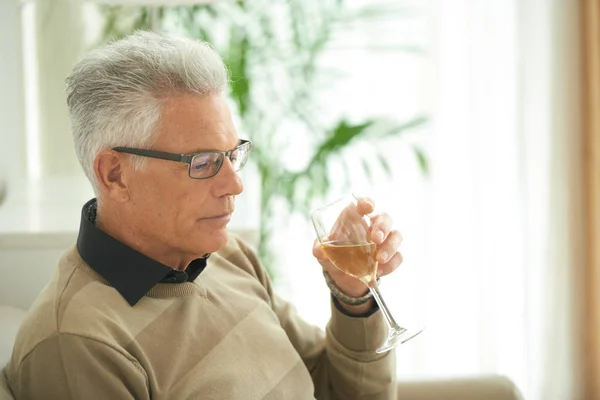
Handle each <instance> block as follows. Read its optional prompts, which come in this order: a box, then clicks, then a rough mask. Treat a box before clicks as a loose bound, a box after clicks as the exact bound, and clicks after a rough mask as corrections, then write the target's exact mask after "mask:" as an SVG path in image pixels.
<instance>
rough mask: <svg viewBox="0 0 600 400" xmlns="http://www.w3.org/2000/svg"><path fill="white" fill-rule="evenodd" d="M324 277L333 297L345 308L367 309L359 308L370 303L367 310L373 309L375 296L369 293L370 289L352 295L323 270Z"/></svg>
mask: <svg viewBox="0 0 600 400" xmlns="http://www.w3.org/2000/svg"><path fill="white" fill-rule="evenodd" d="M323 277H324V278H325V283H327V286H328V287H329V290H330V291H331V295H332V296H333V297H335V298H336V299H337V300H338V301H339V302H340V303H341V304H342V305H343V306H350V307H354V308H355V309H357V310H358V309H364V308H365V307H358V306H362V305H364V304H366V303H370V307H366V308H367V309H368V308H372V306H373V303H372V301H373V300H372V299H373V295H372V293H371V292H370V291H369V289H368V288H365V289H364V290H362V291H361V292H360V293H359V292H358V291H354V292H353V294H354V295H350V294H348V293H347V292H346V291H345V290H343V289H341V288H340V287H339V286H338V285H337V283H336V282H335V281H334V280H333V279H332V278H331V276H330V275H329V273H328V272H327V271H326V270H323ZM378 280H379V279H378ZM357 307H358V308H357Z"/></svg>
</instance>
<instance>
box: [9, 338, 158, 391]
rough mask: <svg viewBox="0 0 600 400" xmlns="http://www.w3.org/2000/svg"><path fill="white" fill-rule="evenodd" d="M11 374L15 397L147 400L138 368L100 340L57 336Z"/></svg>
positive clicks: (40, 347) (41, 346)
mask: <svg viewBox="0 0 600 400" xmlns="http://www.w3.org/2000/svg"><path fill="white" fill-rule="evenodd" d="M15 368H18V369H17V371H16V373H14V374H11V375H12V380H11V382H10V386H11V389H12V391H13V393H14V395H15V398H19V399H21V398H23V399H82V398H85V399H149V398H150V394H149V391H148V384H147V377H146V374H145V372H144V371H143V370H142V368H141V366H140V365H139V364H138V363H137V362H136V361H135V360H133V359H132V358H131V357H129V356H127V355H126V354H125V353H121V352H119V351H117V350H116V349H114V348H112V347H110V346H108V345H106V344H104V343H101V342H99V341H96V340H93V339H89V338H85V337H81V336H77V335H71V334H58V335H55V336H52V337H50V338H48V339H47V340H45V341H43V342H42V343H40V344H38V345H37V346H36V347H35V349H34V350H33V351H32V352H31V353H30V354H29V355H27V357H26V358H25V359H24V360H23V361H22V362H21V364H20V365H19V366H15Z"/></svg>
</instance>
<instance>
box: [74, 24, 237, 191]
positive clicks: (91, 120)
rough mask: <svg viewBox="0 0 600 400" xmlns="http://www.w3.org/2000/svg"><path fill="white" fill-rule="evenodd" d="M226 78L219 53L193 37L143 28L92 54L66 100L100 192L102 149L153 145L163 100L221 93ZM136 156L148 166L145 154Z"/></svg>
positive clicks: (78, 148) (82, 159) (78, 68)
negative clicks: (96, 161) (98, 174)
mask: <svg viewBox="0 0 600 400" xmlns="http://www.w3.org/2000/svg"><path fill="white" fill-rule="evenodd" d="M227 81H228V77H227V71H226V69H225V65H224V64H223V61H222V59H221V57H220V56H219V55H218V54H217V52H216V51H215V50H213V48H212V47H211V46H210V45H209V44H207V43H205V42H201V41H198V40H193V39H189V38H183V37H174V36H169V35H164V34H158V33H152V32H143V31H138V32H135V33H133V34H132V35H130V36H127V37H125V38H123V39H121V40H118V41H115V42H112V43H110V44H107V45H105V46H103V47H101V48H98V49H96V50H93V51H92V52H90V53H89V54H87V55H86V56H85V57H84V58H83V59H82V60H81V61H79V62H78V63H77V64H76V65H75V67H74V68H73V71H72V73H71V75H70V76H69V77H68V78H67V105H68V107H69V114H70V117H71V128H72V131H73V140H74V144H75V152H76V154H77V158H78V159H79V163H80V164H81V166H82V167H83V170H84V172H85V174H86V176H87V177H88V179H89V180H90V182H91V184H92V187H93V188H94V192H95V193H96V195H98V194H99V193H98V191H97V185H96V177H95V174H94V159H95V158H96V155H97V154H98V153H99V152H100V151H102V150H104V149H108V148H112V147H116V146H127V147H151V146H152V142H153V141H154V140H155V135H154V133H155V130H156V126H157V124H158V121H159V119H160V115H161V112H162V105H163V103H164V100H166V99H167V98H168V97H169V96H171V95H173V94H178V93H184V94H193V95H198V96H206V95H210V94H222V93H223V92H224V91H225V90H226V87H227ZM132 161H133V162H134V167H135V168H138V169H139V168H142V167H143V163H144V159H143V158H142V157H134V158H133V160H132Z"/></svg>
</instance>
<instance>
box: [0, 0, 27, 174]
mask: <svg viewBox="0 0 600 400" xmlns="http://www.w3.org/2000/svg"><path fill="white" fill-rule="evenodd" d="M19 8H20V5H19V1H18V0H2V1H0V55H1V56H0V179H1V178H2V177H5V178H8V179H10V181H15V180H17V179H19V177H22V176H25V175H26V174H25V157H24V155H25V150H24V147H25V146H24V143H25V141H24V138H25V130H24V118H23V110H24V100H23V99H24V96H23V75H22V65H21V64H22V63H21V60H22V57H21V17H20V11H19ZM9 183H10V182H9Z"/></svg>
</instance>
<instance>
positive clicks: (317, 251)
mask: <svg viewBox="0 0 600 400" xmlns="http://www.w3.org/2000/svg"><path fill="white" fill-rule="evenodd" d="M313 256H315V258H316V259H317V260H319V261H325V260H327V256H326V255H325V252H324V251H323V248H322V247H321V242H319V241H318V240H315V241H314V243H313Z"/></svg>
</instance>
